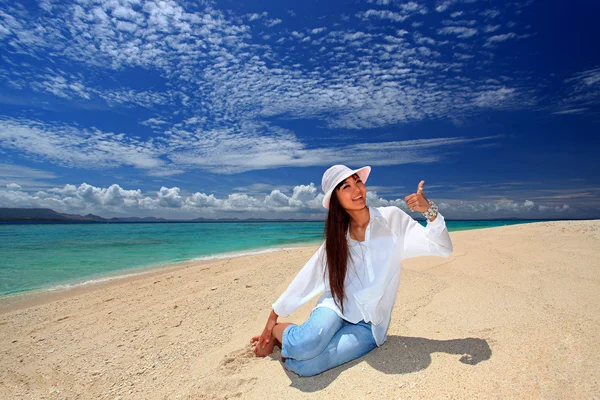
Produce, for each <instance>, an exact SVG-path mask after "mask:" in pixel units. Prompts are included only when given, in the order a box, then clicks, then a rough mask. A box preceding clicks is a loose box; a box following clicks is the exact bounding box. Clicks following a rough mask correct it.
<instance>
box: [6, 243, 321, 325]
mask: <svg viewBox="0 0 600 400" xmlns="http://www.w3.org/2000/svg"><path fill="white" fill-rule="evenodd" d="M318 244H320V242H316V243H310V242H309V243H297V244H293V245H282V246H277V247H264V248H254V249H249V250H244V251H235V252H230V253H217V254H214V255H211V256H202V257H195V258H192V259H189V260H184V261H176V262H169V263H164V264H154V265H147V266H142V267H136V268H129V269H124V270H119V271H114V272H112V273H107V274H98V275H93V276H88V277H85V278H81V279H75V280H71V281H63V282H57V283H56V284H51V285H49V286H46V287H42V288H37V289H31V290H26V291H22V292H17V293H8V294H5V295H0V315H2V314H5V313H7V312H11V311H15V310H21V309H24V308H28V307H33V306H38V305H41V304H45V303H47V302H52V301H56V300H61V299H64V298H67V297H71V296H76V295H78V294H83V293H87V292H92V291H96V290H100V289H103V288H107V287H112V286H118V285H120V284H123V283H129V282H135V281H136V280H139V279H142V278H145V277H152V276H156V275H160V274H163V273H171V272H176V271H179V270H182V269H186V268H190V267H195V266H203V265H211V264H214V263H216V262H219V261H222V260H231V259H237V258H242V257H248V256H253V255H259V254H268V253H277V252H281V251H286V250H296V249H302V248H306V247H313V246H317V245H318Z"/></svg>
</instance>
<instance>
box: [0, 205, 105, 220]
mask: <svg viewBox="0 0 600 400" xmlns="http://www.w3.org/2000/svg"><path fill="white" fill-rule="evenodd" d="M0 221H2V222H19V221H56V222H67V221H69V222H104V221H106V220H105V219H104V218H102V217H99V216H97V215H94V214H88V215H83V216H82V215H77V214H63V213H59V212H56V211H54V210H52V209H50V208H0Z"/></svg>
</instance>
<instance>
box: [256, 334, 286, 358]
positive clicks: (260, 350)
mask: <svg viewBox="0 0 600 400" xmlns="http://www.w3.org/2000/svg"><path fill="white" fill-rule="evenodd" d="M259 338H260V335H256V336H254V337H253V338H252V339H250V343H252V350H253V351H254V354H256V355H257V356H258V357H266V356H268V355H269V354H271V353H272V352H273V348H274V347H275V344H276V343H279V341H278V340H277V339H275V338H274V337H272V338H271V340H270V341H269V343H265V347H261V346H259V344H258V339H259Z"/></svg>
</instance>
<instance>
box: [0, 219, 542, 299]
mask: <svg viewBox="0 0 600 400" xmlns="http://www.w3.org/2000/svg"><path fill="white" fill-rule="evenodd" d="M526 222H533V221H447V222H446V225H447V226H448V230H449V231H450V232H452V231H457V230H465V229H478V228H489V227H495V226H502V225H511V224H516V223H526ZM422 223H423V224H425V222H424V221H423V222H422ZM322 237H323V223H322V222H284V223H280V222H249V223H119V224H0V296H6V295H9V294H14V293H19V292H25V291H30V290H37V289H44V290H53V289H57V288H65V287H71V286H76V285H83V284H88V283H92V282H97V281H100V280H106V279H114V278H116V277H119V276H127V275H131V274H136V273H142V272H143V271H144V270H145V269H147V268H150V267H160V266H162V265H168V264H172V263H176V262H180V261H186V260H192V259H206V258H216V257H222V256H234V255H243V254H247V253H249V252H262V251H276V250H278V249H281V248H290V247H294V245H298V244H306V243H317V242H320V241H321V240H322ZM232 253H233V254H232Z"/></svg>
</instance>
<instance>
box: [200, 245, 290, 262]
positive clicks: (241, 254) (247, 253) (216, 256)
mask: <svg viewBox="0 0 600 400" xmlns="http://www.w3.org/2000/svg"><path fill="white" fill-rule="evenodd" d="M299 248H300V247H274V248H268V249H262V250H254V251H243V252H235V253H220V254H213V255H210V256H206V257H196V258H193V259H192V261H206V260H216V259H221V258H236V257H244V256H252V255H255V254H265V253H273V252H276V251H283V250H296V249H299Z"/></svg>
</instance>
